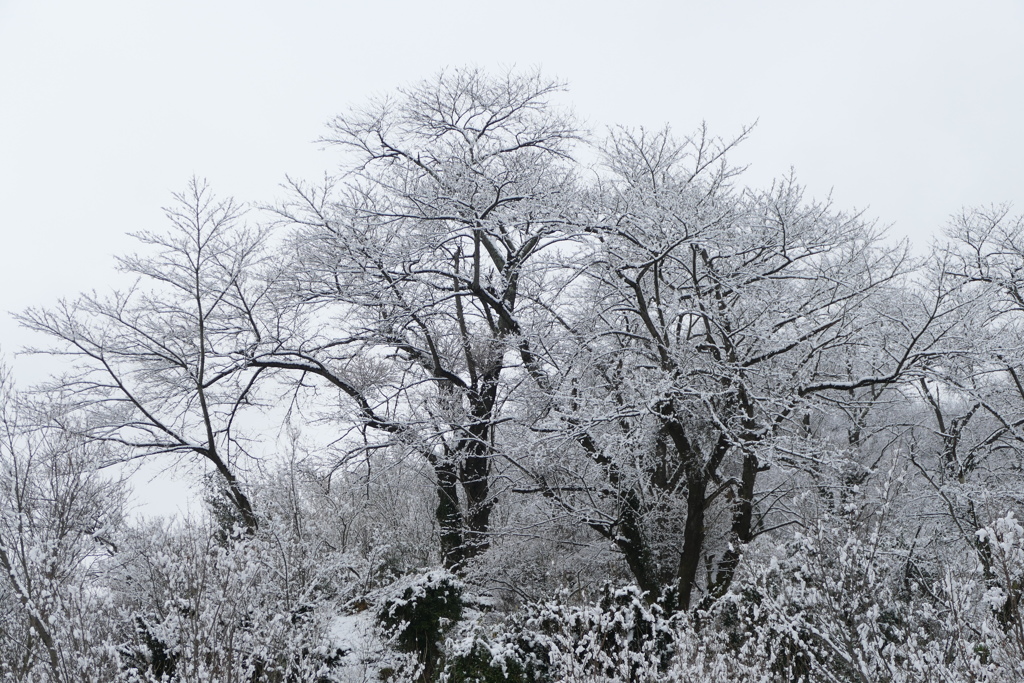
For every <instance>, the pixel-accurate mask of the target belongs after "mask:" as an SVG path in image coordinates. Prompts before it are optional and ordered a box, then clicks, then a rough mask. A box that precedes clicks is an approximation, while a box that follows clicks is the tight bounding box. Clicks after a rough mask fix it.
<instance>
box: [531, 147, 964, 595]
mask: <svg viewBox="0 0 1024 683" xmlns="http://www.w3.org/2000/svg"><path fill="white" fill-rule="evenodd" d="M731 146H732V145H731V144H727V143H722V142H720V141H717V140H715V139H713V138H710V137H709V136H708V135H707V133H706V131H704V130H701V131H699V132H698V133H697V134H696V135H694V136H693V137H691V138H688V139H686V140H682V141H677V140H675V139H674V138H673V137H672V136H671V135H670V134H669V133H668V132H667V131H663V132H660V133H650V132H644V131H640V132H639V133H635V134H634V133H627V132H618V133H615V134H613V136H612V137H611V139H610V143H609V145H608V151H607V154H608V156H607V167H608V172H607V173H606V174H604V175H603V177H602V181H601V182H600V183H598V184H597V185H596V186H595V187H594V188H593V189H592V190H591V192H592V199H591V201H590V202H589V205H590V206H592V207H594V209H595V210H594V213H593V218H592V228H591V231H590V233H591V234H592V235H594V239H593V240H592V247H591V255H590V257H589V263H588V267H587V270H586V273H585V275H586V277H587V279H588V281H589V282H590V293H589V299H588V300H587V303H586V304H585V306H584V307H583V308H582V309H580V310H578V311H577V314H576V318H575V320H576V322H575V323H574V324H573V325H570V326H569V329H568V332H569V333H571V335H572V336H574V337H575V338H576V339H577V340H578V346H577V347H576V351H575V352H574V353H575V357H574V358H572V359H571V361H570V360H568V359H567V360H566V362H564V363H552V365H553V366H555V365H557V366H558V367H560V368H562V373H561V374H560V376H559V377H558V379H557V381H556V380H552V381H551V382H550V384H551V386H553V387H557V388H556V389H555V393H556V397H555V400H554V403H555V405H557V409H556V410H555V411H554V412H552V414H551V416H550V417H548V418H547V419H545V420H544V421H542V422H541V423H539V424H538V425H537V427H536V430H537V432H538V433H539V434H541V435H542V436H543V439H544V441H546V442H547V443H548V447H547V448H537V449H535V450H536V451H537V452H542V453H544V454H545V455H544V456H542V457H541V459H539V460H538V461H536V462H537V467H538V469H537V472H538V473H539V474H538V476H537V480H538V481H539V482H540V485H539V486H538V489H537V490H539V491H541V492H543V493H545V494H546V495H548V496H549V497H550V498H552V499H554V500H556V501H557V502H558V504H560V505H562V506H563V507H564V508H566V509H568V510H571V511H574V512H575V513H576V514H578V515H580V516H581V518H582V519H583V520H584V521H585V522H586V523H587V524H588V525H589V526H590V527H591V528H593V529H594V530H596V531H597V532H598V533H599V534H601V535H602V536H604V537H606V538H607V539H609V540H610V541H611V542H612V543H614V545H615V546H616V547H617V548H618V549H619V551H620V552H621V553H622V555H623V557H624V559H625V560H626V562H627V564H628V565H629V568H630V570H631V572H632V574H633V576H634V577H635V579H636V581H637V583H638V585H639V586H640V587H641V588H642V589H643V590H644V591H646V592H647V593H648V595H649V597H650V598H652V599H658V598H662V599H664V600H665V602H666V603H669V604H673V605H675V606H677V607H678V608H681V609H686V608H689V607H690V606H691V605H692V595H693V591H694V590H695V589H703V590H704V591H705V594H706V595H707V596H709V597H711V598H714V597H718V596H720V595H722V594H723V593H724V592H725V591H726V590H727V589H728V587H729V585H730V583H731V581H732V577H733V575H734V572H735V570H736V567H737V563H738V561H739V558H740V555H741V552H742V549H743V547H744V545H745V544H748V543H749V542H750V541H751V540H753V538H754V537H755V536H757V535H758V534H759V533H762V532H763V531H765V530H766V529H768V528H769V527H770V523H769V522H770V520H769V519H768V518H767V513H768V510H769V509H770V507H771V506H770V504H769V503H770V500H771V497H770V494H769V492H768V491H766V490H764V489H762V488H761V487H759V482H760V481H761V479H762V477H763V475H764V473H765V472H767V471H769V470H770V469H771V468H772V467H773V461H774V457H775V456H774V453H775V447H776V446H778V445H780V443H781V441H780V440H781V439H782V438H784V437H785V438H791V437H794V436H798V435H801V434H803V433H804V432H805V430H804V427H803V426H802V423H801V418H802V417H803V416H804V415H806V414H807V413H808V411H809V410H810V406H811V405H812V404H813V403H814V402H815V401H818V400H819V399H821V400H828V401H833V402H834V401H836V400H839V399H840V397H842V396H845V395H847V394H850V393H852V392H854V391H856V390H859V389H863V388H865V387H879V386H883V385H888V384H892V383H895V382H897V381H900V380H902V379H904V378H906V377H907V376H908V373H912V372H914V371H915V370H916V369H919V368H920V367H922V364H923V362H924V361H925V360H926V359H928V358H929V357H930V354H931V353H932V351H933V349H934V344H935V342H936V339H937V338H939V337H941V334H942V333H941V327H942V325H941V324H940V323H941V322H942V320H943V318H944V317H945V316H947V315H948V313H949V310H948V306H947V304H946V303H945V301H944V299H943V298H942V297H940V296H935V295H931V294H922V295H921V296H918V295H917V294H916V293H914V290H912V289H911V288H909V284H908V282H907V280H906V276H907V274H908V273H910V272H911V271H912V269H913V264H912V263H911V261H910V260H909V259H908V257H907V254H906V252H905V249H904V248H902V247H900V248H896V249H893V248H890V247H887V246H884V245H883V244H882V242H881V239H882V238H881V235H880V233H879V232H878V231H876V230H875V229H874V228H873V227H872V226H871V225H870V224H867V223H865V222H864V221H863V220H862V219H861V218H860V216H857V215H846V214H843V213H840V212H837V211H835V210H833V209H832V208H831V207H830V206H829V205H828V204H821V203H814V202H807V201H805V200H804V199H803V197H802V191H801V188H800V187H799V186H798V185H796V184H795V183H794V182H793V181H792V180H783V181H780V182H778V183H776V184H775V185H774V186H773V187H772V188H771V189H769V190H767V191H753V190H744V189H741V188H739V187H737V186H736V183H735V176H736V174H737V172H736V171H735V170H734V169H731V168H730V167H729V166H728V165H727V164H726V162H725V154H726V152H727V151H728V149H729V148H730V147H731ZM553 420H554V421H553ZM555 452H558V453H563V454H564V453H575V454H576V457H574V458H572V459H570V460H568V461H566V459H565V458H564V456H563V457H561V458H557V459H556V458H555V457H554V456H553V454H554V453H555ZM702 569H704V570H705V572H704V573H705V576H703V577H702V575H701V573H702V571H701V570H702Z"/></svg>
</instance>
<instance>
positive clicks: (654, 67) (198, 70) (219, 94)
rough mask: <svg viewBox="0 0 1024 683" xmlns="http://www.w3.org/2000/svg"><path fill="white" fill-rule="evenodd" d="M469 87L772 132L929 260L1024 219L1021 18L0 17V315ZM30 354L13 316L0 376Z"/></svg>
mask: <svg viewBox="0 0 1024 683" xmlns="http://www.w3.org/2000/svg"><path fill="white" fill-rule="evenodd" d="M458 65H474V66H480V67H484V68H499V67H502V66H509V65H518V66H521V67H524V68H529V67H534V66H539V67H541V68H542V69H543V70H544V72H545V73H546V74H548V75H551V76H557V77H559V78H561V79H564V80H566V81H568V83H569V85H570V93H569V95H568V96H567V98H566V101H567V102H571V103H572V104H573V106H574V107H575V109H576V111H577V112H578V113H579V114H580V115H581V116H583V117H585V118H586V119H587V120H588V121H589V123H590V124H591V125H593V126H595V127H600V126H603V125H606V124H613V123H624V124H629V125H646V126H649V127H660V126H662V125H663V124H665V123H671V124H672V125H673V127H674V128H675V129H676V130H677V131H679V132H687V131H690V130H692V129H693V128H695V127H697V126H698V125H699V124H700V123H701V121H705V120H706V121H707V123H708V125H709V126H710V128H711V130H712V132H714V133H717V134H719V135H722V136H726V137H727V136H731V135H734V134H736V133H737V132H738V131H739V130H740V129H741V128H742V126H744V125H745V124H750V123H752V122H754V121H755V120H756V121H758V125H757V128H756V130H755V131H754V133H753V136H752V137H751V139H750V140H749V141H748V142H747V143H745V144H744V145H743V146H742V147H741V148H740V149H739V150H738V153H737V154H736V155H735V156H734V157H733V158H734V159H735V160H736V161H738V162H741V163H745V164H750V171H749V175H748V179H749V181H750V182H751V183H754V184H764V183H767V182H769V181H770V179H771V178H772V177H775V176H778V175H780V174H783V173H786V172H788V170H789V168H790V167H794V168H795V169H796V173H797V176H798V178H800V179H801V180H802V181H803V182H804V183H805V184H806V185H807V186H808V187H809V190H810V193H811V194H812V195H814V196H817V197H822V196H824V195H826V194H827V193H828V192H829V191H830V190H832V193H833V199H834V200H835V203H836V204H837V205H838V206H840V207H843V208H860V209H864V208H866V209H868V214H869V215H870V216H872V217H876V218H877V219H879V221H881V222H882V223H884V224H892V225H893V228H892V233H893V234H895V235H896V236H908V237H910V238H911V239H912V240H913V241H914V242H915V243H916V244H918V245H921V246H924V245H926V244H927V242H928V241H929V239H930V238H931V236H932V235H935V234H936V233H937V232H938V230H939V229H940V228H941V226H942V225H943V224H944V222H945V221H946V218H947V217H948V215H949V214H951V213H953V212H956V211H958V210H959V209H960V208H961V207H964V206H973V205H987V204H992V203H999V202H1012V203H1014V204H1015V206H1016V208H1017V210H1024V133H1022V126H1024V2H1022V1H1021V0H1001V1H995V0H994V1H991V2H990V1H987V0H975V1H972V2H969V1H968V0H960V1H957V2H952V1H946V0H929V1H913V2H911V1H897V2H893V1H887V2H875V1H865V0H858V1H857V2H843V3H840V2H826V1H815V2H810V1H808V2H786V1H780V0H775V1H772V2H768V1H767V0H765V1H757V2H755V1H747V2H730V1H728V0H723V1H716V2H710V1H709V2H685V1H676V2H644V1H643V0H634V1H633V2H628V3H627V2H608V1H605V0H591V1H590V2H576V1H572V2H560V1H559V0H547V1H536V0H516V1H514V2H503V3H499V2H481V1H477V2H442V1H438V0H418V1H415V2H413V1H405V0H402V1H399V0H377V1H376V2H374V1H372V0H364V1H363V2H352V1H335V2H328V1H322V2H314V1H309V0H291V2H287V3H285V2H260V1H254V0H248V1H244V2H243V1H241V0H202V1H201V2H195V1H192V0H173V1H167V2H155V1H153V2H142V1H140V0H124V1H119V2H118V1H112V0H90V1H89V2H83V1H81V0H64V1H50V0H0V230H2V236H3V240H2V242H0V314H2V313H3V312H4V311H20V310H22V309H24V308H25V307H27V306H36V305H46V304H49V303H52V302H53V301H54V300H56V298H57V297H60V296H72V295H74V294H75V293H77V292H79V291H82V290H88V289H92V288H97V289H103V288H104V287H105V286H108V285H109V283H110V281H111V273H112V265H113V259H112V255H113V254H114V253H119V252H123V251H125V250H126V249H130V248H131V243H130V241H129V240H127V239H125V238H124V233H126V232H128V231H133V230H139V229H159V228H160V227H161V226H163V225H164V223H163V217H162V213H161V210H160V207H161V206H165V205H167V204H168V203H169V199H170V193H171V192H172V191H175V190H179V189H182V188H183V187H184V185H185V183H186V182H187V180H188V178H189V177H190V176H191V175H193V174H196V175H199V176H201V177H206V178H208V179H209V180H210V182H211V183H212V185H213V187H214V189H215V190H216V191H218V192H219V193H221V194H225V195H226V194H232V195H235V196H236V197H237V198H238V199H241V200H247V201H256V202H260V201H270V200H272V199H273V198H274V197H275V194H276V193H277V192H278V189H277V187H278V184H279V183H280V182H281V180H282V179H283V177H284V175H285V174H286V173H288V174H292V175H296V176H300V177H319V176H320V175H322V173H323V172H324V171H325V170H327V169H330V168H331V167H332V166H333V164H334V162H335V159H334V158H333V157H332V152H330V151H327V152H323V151H320V150H319V149H318V147H317V146H316V145H315V144H313V143H312V142H311V141H313V140H315V139H316V138H317V137H318V136H319V135H320V134H321V132H322V131H323V124H324V123H325V122H326V121H327V120H328V119H329V118H330V117H331V116H332V115H334V114H336V113H339V112H341V111H342V110H344V109H345V108H346V107H348V106H350V105H358V104H360V103H362V102H364V101H365V100H366V99H367V97H369V96H371V95H374V94H380V93H385V92H387V91H388V90H390V89H392V88H394V87H395V86H399V85H402V84H407V83H410V82H414V81H417V80H419V79H421V78H425V77H429V76H431V75H433V74H434V73H436V72H437V71H438V70H440V69H441V68H443V67H445V66H458ZM30 341H31V340H28V339H26V337H25V336H24V335H23V334H22V333H20V332H19V331H18V329H17V327H16V326H15V325H14V324H13V323H11V322H10V321H9V319H8V318H7V317H6V315H3V316H2V319H0V350H2V351H3V352H4V354H5V355H7V356H8V357H10V355H11V354H12V353H13V352H15V351H17V350H18V348H19V347H21V346H22V345H23V344H25V343H29V342H30ZM22 366H23V361H20V360H19V361H18V362H17V363H16V368H21V367H22ZM35 373H36V369H35V367H33V369H31V370H30V371H29V374H33V375H34V374H35ZM35 379H38V378H35Z"/></svg>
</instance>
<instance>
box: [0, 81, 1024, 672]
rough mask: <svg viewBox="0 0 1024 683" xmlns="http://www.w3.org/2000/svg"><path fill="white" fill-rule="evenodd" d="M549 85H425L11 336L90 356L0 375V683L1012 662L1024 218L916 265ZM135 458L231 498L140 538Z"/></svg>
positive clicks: (1019, 626)
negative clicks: (594, 124)
mask: <svg viewBox="0 0 1024 683" xmlns="http://www.w3.org/2000/svg"><path fill="white" fill-rule="evenodd" d="M560 90H561V87H560V86H559V85H558V84H557V83H553V82H549V81H546V80H544V79H543V78H542V77H541V76H540V75H538V74H525V75H522V74H516V73H509V74H505V75H504V76H501V77H497V78H495V77H490V76H488V75H486V74H483V73H481V72H479V71H473V70H455V71H452V72H448V73H444V74H441V75H440V76H438V77H437V78H435V79H433V80H430V81H426V82H423V83H421V84H419V85H416V86H413V87H410V88H407V89H404V90H400V91H398V92H397V93H396V94H395V95H394V96H393V97H390V98H387V99H384V100H380V101H376V102H373V103H371V104H370V105H368V106H367V107H365V108H363V109H360V110H355V111H353V112H351V113H349V114H346V115H343V116H339V117H338V118H337V119H335V120H334V121H332V122H331V123H330V126H329V132H328V135H327V136H326V138H325V142H327V143H329V144H330V145H331V146H332V148H336V149H338V150H339V151H340V160H341V167H340V171H339V173H338V174H337V175H336V176H334V177H331V178H328V179H326V180H325V181H324V182H322V183H319V184H310V183H307V182H303V181H298V180H290V181H289V185H288V187H289V196H288V198H287V199H285V200H284V201H283V202H280V203H278V204H276V205H273V206H267V207H264V209H262V210H261V211H260V212H259V213H255V212H254V213H252V214H248V215H246V214H245V213H244V212H243V211H242V210H241V209H240V208H239V207H238V206H237V205H236V204H235V203H234V202H232V201H218V200H217V199H216V198H215V197H214V195H213V193H212V191H211V190H210V189H209V188H208V187H206V185H205V184H204V183H202V182H200V181H196V180H193V182H192V183H191V184H190V185H189V188H188V190H187V191H186V192H184V193H182V194H180V195H176V204H175V205H174V206H173V207H172V208H170V209H168V210H167V214H168V217H169V219H170V227H169V229H168V230H167V231H165V232H154V231H147V232H142V233H139V234H138V235H137V237H138V238H139V240H140V241H141V243H142V246H143V248H144V251H143V252H142V253H140V254H138V255H133V256H129V257H125V258H122V259H121V260H120V264H121V266H122V268H123V269H124V270H126V271H128V272H129V273H132V274H134V275H135V276H136V277H137V281H136V284H135V285H134V287H132V288H131V289H129V290H127V291H119V292H113V293H111V294H109V295H107V296H102V295H99V294H88V295H83V296H82V297H80V298H78V299H74V300H69V301H64V302H61V303H60V304H59V305H57V306H55V307H53V308H50V309H41V310H29V311H26V312H25V313H24V314H22V315H21V316H19V318H20V320H21V321H22V322H23V323H24V324H25V325H26V326H27V327H29V328H30V329H33V330H35V331H37V332H41V333H44V334H45V335H47V337H48V338H49V340H50V342H51V345H50V346H47V347H43V348H42V351H44V352H47V353H51V354H55V355H57V356H62V357H64V358H65V359H66V360H67V365H66V366H65V367H67V368H68V370H67V371H66V372H64V373H63V374H61V375H59V376H55V377H54V379H53V380H52V381H51V382H49V383H48V384H47V385H46V386H44V387H40V388H39V390H38V391H35V392H33V393H32V394H31V395H30V397H26V396H24V395H22V396H19V395H18V394H17V393H16V392H15V391H14V389H13V387H12V385H11V383H10V381H8V380H6V379H5V380H4V387H5V394H4V398H3V405H4V412H3V436H2V440H0V447H2V453H0V455H2V462H0V485H2V486H3V488H4V495H3V503H2V505H3V507H2V509H0V569H2V570H3V572H2V578H0V600H2V601H3V603H4V610H3V611H2V613H0V672H2V675H3V676H5V677H6V679H9V680H16V681H34V680H53V681H80V680H97V681H114V680H123V681H161V680H164V681H204V680H209V681H282V682H283V681H335V680H382V679H390V680H448V681H503V680H512V681H554V680H580V681H584V680H587V681H590V680H609V681H612V680H621V681H644V680H652V681H653V680H679V681H690V680H708V681H717V680H751V681H755V680H757V681H761V680H807V681H818V680H822V681H826V680H827V681H833V680H840V681H845V680H864V681H874V680H908V681H909V680H943V681H954V680H964V681H967V680H971V681H977V680H991V681H998V680H1015V678H1016V677H1019V676H1022V675H1024V669H1022V668H1021V663H1020V662H1021V661H1022V658H1024V621H1022V616H1024V615H1022V613H1021V605H1020V600H1021V591H1022V580H1024V530H1022V528H1021V526H1020V523H1019V522H1018V517H1020V516H1021V514H1020V513H1021V509H1020V508H1021V502H1022V501H1021V493H1020V491H1021V490H1024V488H1022V485H1024V475H1022V473H1021V462H1022V460H1021V456H1022V453H1024V441H1022V437H1024V431H1022V430H1024V384H1022V381H1021V373H1024V358H1022V356H1021V353H1022V352H1021V348H1022V344H1021V342H1022V341H1024V340H1022V339H1021V338H1020V336H1021V323H1022V322H1024V289H1022V284H1021V281H1022V276H1021V273H1022V272H1024V223H1022V221H1021V220H1020V219H1017V218H1013V217H1012V216H1011V215H1010V213H1009V211H1008V210H1007V209H1005V208H995V209H989V210H978V211H971V212H966V213H964V214H962V215H960V216H957V217H955V218H954V219H953V220H952V221H951V222H950V225H949V227H948V229H947V231H946V233H945V236H944V237H943V238H942V239H941V240H938V241H936V243H935V244H934V245H933V246H932V249H931V253H930V254H929V255H928V256H927V257H924V258H914V257H912V256H911V255H910V251H909V249H908V247H907V246H906V245H899V244H893V243H892V242H891V241H888V240H887V239H886V238H885V236H884V235H883V234H882V232H881V231H879V230H877V229H876V228H875V226H874V224H872V223H871V222H869V221H867V220H865V218H864V217H863V216H861V215H859V214H848V213H844V212H843V211H841V210H838V209H836V208H835V207H833V206H831V205H830V204H828V203H827V202H826V203H821V202H817V201H813V200H810V199H808V198H806V197H805V196H804V193H803V191H802V189H801V187H800V186H799V184H798V183H797V182H796V181H795V180H794V179H793V178H791V177H789V178H782V179H779V180H778V181H776V182H775V183H774V184H773V185H772V186H771V187H768V188H751V187H747V186H745V185H744V184H743V176H742V173H741V170H740V169H737V168H735V167H733V166H731V165H730V164H729V161H728V159H727V156H728V153H729V151H730V150H731V149H732V148H733V147H734V146H735V145H736V144H738V143H740V142H741V140H742V138H743V137H744V136H745V135H746V133H744V134H743V135H741V136H740V138H738V139H736V140H732V141H723V140H721V139H718V138H715V137H713V136H711V135H710V134H709V133H708V132H707V130H706V129H704V128H701V129H699V130H698V131H697V132H696V133H694V134H693V135H690V136H685V137H677V136H675V135H673V134H672V133H671V131H669V130H668V129H664V130H659V131H650V130H626V129H620V128H617V129H613V130H611V131H610V132H608V133H607V134H606V135H604V136H603V137H602V136H599V135H595V134H594V133H592V132H590V131H586V130H584V129H583V128H582V127H581V126H580V125H579V124H578V123H577V122H576V121H575V120H574V118H573V117H572V115H571V114H569V113H568V112H567V110H565V109H563V108H561V107H559V106H557V105H556V104H554V103H553V101H552V100H553V99H554V98H555V97H557V96H558V94H559V92H560ZM30 398H31V400H30ZM137 459H147V460H156V461H166V462H168V463H171V462H176V463H181V462H184V463H187V464H188V463H190V464H191V465H192V466H193V467H194V468H195V469H194V471H195V472H197V473H202V478H203V481H204V482H205V486H206V495H205V498H204V499H205V501H206V507H205V509H204V510H196V511H195V512H194V516H193V517H191V518H189V519H185V520H178V521H176V522H163V521H159V520H146V521H138V520H136V521H131V520H128V519H126V518H125V517H124V515H123V512H122V505H123V503H122V499H123V491H124V485H123V483H122V482H120V481H117V480H114V479H112V478H111V477H110V475H109V474H108V473H109V472H110V471H111V470H109V469H105V468H107V467H108V466H110V465H113V464H116V463H120V462H130V461H133V460H137Z"/></svg>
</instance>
